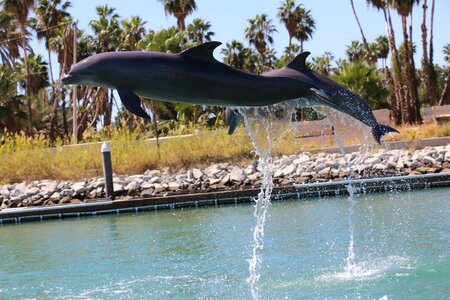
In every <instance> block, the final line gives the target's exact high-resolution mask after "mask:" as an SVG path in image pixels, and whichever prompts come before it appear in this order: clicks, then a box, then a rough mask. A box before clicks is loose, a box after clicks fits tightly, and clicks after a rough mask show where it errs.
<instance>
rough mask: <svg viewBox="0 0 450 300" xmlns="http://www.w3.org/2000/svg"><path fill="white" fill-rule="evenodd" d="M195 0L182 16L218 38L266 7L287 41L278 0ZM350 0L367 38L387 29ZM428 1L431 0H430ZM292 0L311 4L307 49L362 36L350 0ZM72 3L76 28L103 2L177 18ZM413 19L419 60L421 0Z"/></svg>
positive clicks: (443, 30) (155, 18) (339, 47)
mask: <svg viewBox="0 0 450 300" xmlns="http://www.w3.org/2000/svg"><path fill="white" fill-rule="evenodd" d="M196 2H197V6H198V9H197V10H196V11H195V12H194V13H193V14H192V15H191V16H189V17H188V18H187V22H186V23H187V24H189V23H190V21H191V20H192V19H193V18H203V19H206V20H208V21H210V22H211V24H212V28H211V29H212V31H214V32H215V33H216V35H215V36H214V39H215V40H218V41H221V42H223V43H226V42H229V41H231V40H232V39H238V40H240V41H244V28H245V27H246V26H247V20H248V19H250V18H253V17H254V16H255V15H256V14H262V13H265V14H267V15H268V16H269V17H270V18H271V19H272V20H273V24H274V25H275V26H276V27H277V29H278V32H277V33H276V34H275V35H274V40H275V41H274V44H273V47H274V48H275V50H276V51H277V55H280V54H281V53H282V52H283V49H284V47H285V46H287V44H288V34H287V31H286V29H285V28H284V26H283V25H282V24H280V23H279V21H278V19H277V17H276V13H277V8H278V7H279V6H280V4H281V1H277V0H227V1H217V0H197V1H196ZM354 2H355V8H356V11H357V13H358V16H359V18H360V21H361V23H362V26H363V29H364V31H365V34H366V36H367V39H368V40H369V41H373V40H374V39H375V38H376V37H378V36H379V35H384V34H385V33H386V31H385V26H384V18H383V15H382V13H381V12H378V11H376V10H375V9H373V8H371V7H367V5H366V1H365V0H354ZM421 2H422V1H421ZM428 2H431V0H429V1H428ZM297 3H302V4H303V5H304V6H305V7H306V8H307V9H310V10H311V13H312V16H313V18H314V19H315V20H316V31H315V33H314V36H313V39H312V40H311V41H308V42H306V44H305V50H308V51H310V52H311V53H312V56H317V55H321V54H323V53H324V52H325V51H331V52H332V53H333V54H334V56H335V58H344V57H345V48H346V45H348V44H350V42H351V41H352V40H355V39H358V40H361V35H360V33H359V30H358V27H357V24H356V21H355V19H354V17H353V14H352V11H351V7H350V1H349V0H303V1H299V0H297ZM72 4H73V5H72V8H70V10H69V11H70V13H71V14H72V15H73V16H74V17H75V19H76V20H78V21H79V28H81V29H86V28H88V24H89V21H90V20H93V19H95V18H96V14H95V7H96V6H99V5H103V4H108V5H109V6H111V7H115V8H116V11H117V13H118V14H119V15H120V16H121V17H122V18H129V17H130V16H132V15H138V16H140V17H141V18H143V19H144V20H145V21H147V27H148V28H151V29H153V30H159V29H162V28H166V27H168V26H172V25H176V19H175V18H174V17H173V16H167V17H166V16H165V14H164V10H163V6H162V4H161V3H160V2H158V1H157V0H110V1H106V0H105V1H95V0H72ZM429 11H430V10H429ZM449 12H450V1H449V0H436V10H435V24H434V45H435V63H438V64H440V65H443V64H444V61H443V54H442V47H443V46H444V45H445V44H446V43H450V35H449V31H450V17H449V16H448V13H449ZM392 15H393V16H395V18H394V22H395V32H396V37H397V44H399V43H400V41H401V40H402V32H401V24H400V21H399V19H398V17H397V16H396V13H395V12H393V14H392ZM413 20H414V32H415V34H414V36H413V40H414V42H415V43H416V45H417V53H416V64H417V65H419V64H420V57H421V55H422V51H421V48H422V47H421V40H420V23H421V21H422V9H421V6H416V7H415V12H414V15H413ZM428 20H429V16H428ZM39 49H40V50H39V52H42V53H45V52H44V51H43V46H42V45H40V46H39ZM219 52H220V51H218V50H216V52H215V56H216V57H217V58H220V54H219Z"/></svg>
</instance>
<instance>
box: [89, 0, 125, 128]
mask: <svg viewBox="0 0 450 300" xmlns="http://www.w3.org/2000/svg"><path fill="white" fill-rule="evenodd" d="M96 10H97V15H98V19H97V20H93V21H91V22H90V23H89V25H90V27H91V28H92V31H93V32H94V40H93V49H94V51H95V52H97V53H100V52H109V51H116V50H117V49H118V48H119V47H120V37H121V36H122V29H121V28H120V25H119V15H118V14H116V13H115V8H112V7H109V6H108V5H102V6H98V7H97V8H96ZM95 95H96V96H95V98H94V99H95V102H96V106H97V109H98V110H99V111H100V112H99V114H100V115H103V126H110V125H111V117H112V108H113V101H114V98H113V93H112V92H109V89H106V88H99V91H98V92H97V93H96V94H95Z"/></svg>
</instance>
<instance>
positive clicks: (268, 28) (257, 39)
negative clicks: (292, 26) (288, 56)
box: [245, 14, 277, 61]
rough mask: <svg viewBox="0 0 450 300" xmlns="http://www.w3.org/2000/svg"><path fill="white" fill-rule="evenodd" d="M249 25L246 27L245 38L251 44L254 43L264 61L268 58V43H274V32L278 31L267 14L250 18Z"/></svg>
mask: <svg viewBox="0 0 450 300" xmlns="http://www.w3.org/2000/svg"><path fill="white" fill-rule="evenodd" d="M248 22H249V26H248V27H247V28H245V38H246V39H247V40H248V42H249V43H250V45H254V46H255V48H256V50H257V51H258V52H259V54H260V55H261V57H262V58H263V61H265V60H266V56H265V54H266V51H267V44H272V43H273V37H272V34H273V33H274V32H276V31H277V30H276V29H275V26H274V25H272V24H271V23H272V20H271V19H268V18H267V15H266V14H262V15H256V17H255V18H253V19H249V20H248Z"/></svg>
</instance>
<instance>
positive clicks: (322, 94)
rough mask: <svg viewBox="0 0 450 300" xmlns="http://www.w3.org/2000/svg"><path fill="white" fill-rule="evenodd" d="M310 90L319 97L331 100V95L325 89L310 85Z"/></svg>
mask: <svg viewBox="0 0 450 300" xmlns="http://www.w3.org/2000/svg"><path fill="white" fill-rule="evenodd" d="M310 91H312V92H314V93H315V94H316V95H317V96H319V97H321V98H325V99H327V100H329V101H332V100H331V97H332V96H331V95H330V93H328V92H327V91H325V90H323V89H318V88H315V87H312V88H310Z"/></svg>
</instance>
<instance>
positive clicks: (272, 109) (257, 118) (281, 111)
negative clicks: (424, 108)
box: [236, 100, 370, 299]
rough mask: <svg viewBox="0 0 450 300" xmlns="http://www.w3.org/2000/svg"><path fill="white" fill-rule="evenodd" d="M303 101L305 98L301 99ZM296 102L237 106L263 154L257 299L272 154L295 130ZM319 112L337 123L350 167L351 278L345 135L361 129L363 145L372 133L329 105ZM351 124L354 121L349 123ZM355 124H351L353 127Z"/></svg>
mask: <svg viewBox="0 0 450 300" xmlns="http://www.w3.org/2000/svg"><path fill="white" fill-rule="evenodd" d="M299 101H301V100H299ZM296 105H297V102H296V101H289V102H284V103H279V104H276V105H272V106H265V107H258V108H254V107H239V108H236V109H237V110H238V111H239V112H240V113H241V114H242V115H243V116H244V124H245V127H246V128H247V131H248V134H249V137H250V139H251V141H252V144H253V146H254V148H255V150H256V152H257V154H258V156H259V165H258V169H259V171H260V172H261V174H262V185H261V191H260V193H259V194H258V197H257V198H256V200H255V211H254V216H255V218H256V225H255V227H254V229H253V235H252V236H253V244H252V257H251V258H250V259H249V260H248V263H249V277H248V278H247V281H248V283H249V285H250V290H251V294H252V297H253V299H258V298H259V289H258V285H257V283H258V280H259V278H260V274H259V269H260V267H261V263H262V258H261V255H260V252H261V251H262V249H263V247H264V244H263V238H264V230H265V223H266V217H267V209H268V207H269V205H270V196H271V193H272V188H273V181H272V170H271V167H270V163H271V153H272V150H273V147H274V143H275V141H276V139H277V138H278V137H280V136H281V135H282V134H283V133H284V132H285V131H287V130H289V129H291V125H292V122H291V121H292V116H293V114H294V113H295V107H296ZM315 109H316V110H317V112H319V113H320V114H322V115H324V116H325V117H326V119H327V121H328V123H329V124H330V125H331V126H333V128H334V134H333V137H334V139H335V142H336V143H337V145H338V146H339V149H340V152H341V154H342V156H343V158H344V162H345V167H346V168H348V169H349V170H350V176H349V180H350V183H349V185H348V187H347V190H348V193H349V196H348V202H349V207H348V227H349V245H348V255H347V258H346V270H345V271H346V273H348V274H349V276H350V277H355V278H356V277H357V274H356V273H355V272H356V267H355V251H354V234H355V228H354V220H353V214H354V208H355V203H356V202H355V199H354V195H353V194H354V190H353V187H352V184H351V179H352V174H353V170H352V165H351V163H350V161H349V160H348V159H347V157H346V153H345V150H344V143H343V141H344V138H345V136H346V134H345V129H346V128H349V127H351V134H352V136H353V137H354V136H355V128H358V129H361V130H359V131H360V132H363V137H362V138H361V137H358V136H357V138H358V139H359V140H360V141H361V142H362V143H361V144H363V145H367V144H368V137H369V132H370V130H368V128H367V126H364V125H361V123H359V122H357V121H355V120H349V117H348V116H345V115H344V114H342V113H339V112H337V111H334V110H332V109H330V108H327V107H316V108H315ZM349 123H351V124H349ZM349 125H351V126H349ZM363 159H364V158H363V157H359V159H357V161H361V160H363Z"/></svg>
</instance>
